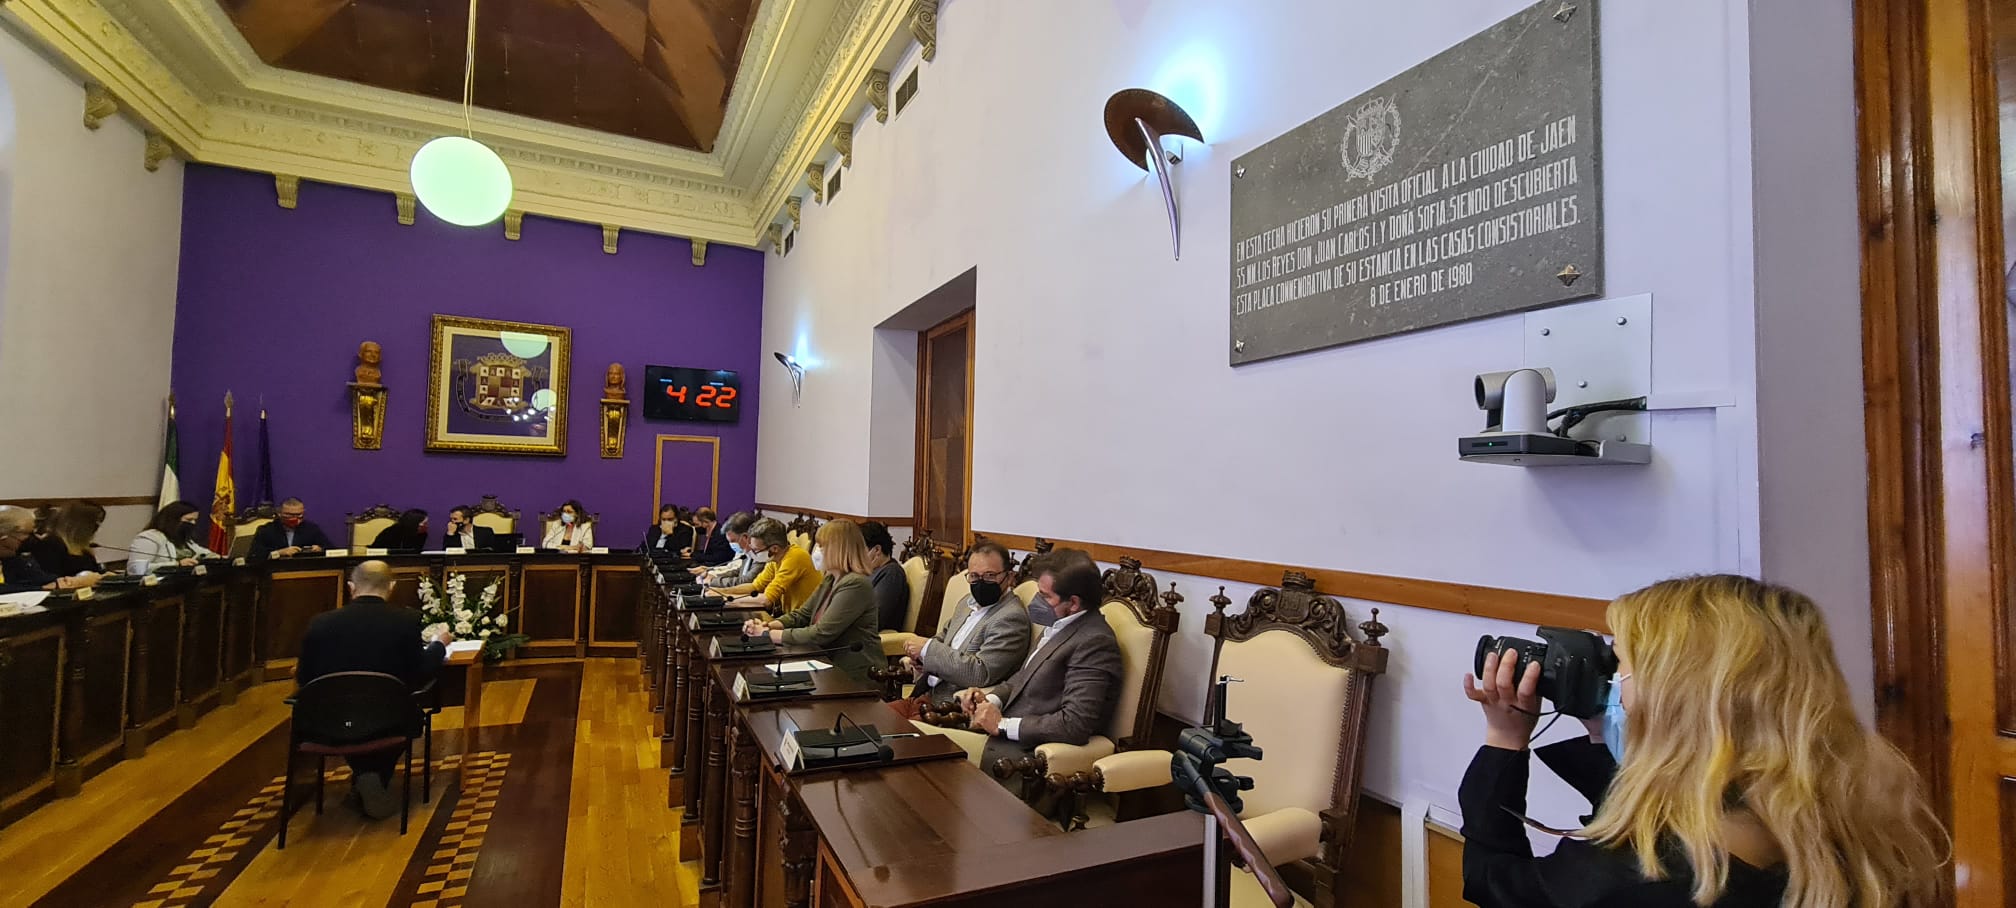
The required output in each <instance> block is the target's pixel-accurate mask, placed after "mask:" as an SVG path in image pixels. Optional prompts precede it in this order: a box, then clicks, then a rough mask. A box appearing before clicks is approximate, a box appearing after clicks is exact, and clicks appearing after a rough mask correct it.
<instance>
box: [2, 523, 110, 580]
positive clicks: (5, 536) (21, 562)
mask: <svg viewBox="0 0 2016 908" xmlns="http://www.w3.org/2000/svg"><path fill="white" fill-rule="evenodd" d="M33 535H35V512H33V511H30V510H28V509H27V508H17V507H14V506H13V505H0V593H20V592H29V591H33V590H74V589H83V588H84V587H90V586H97V585H98V579H99V575H98V574H95V573H88V574H78V575H77V576H74V577H58V576H56V575H55V574H51V573H49V572H48V571H46V570H44V569H43V568H42V566H41V565H39V564H36V563H35V559H34V558H33V557H32V556H30V555H29V554H28V553H26V552H23V551H21V546H22V544H23V543H26V542H27V541H28V539H29V537H31V536H33Z"/></svg>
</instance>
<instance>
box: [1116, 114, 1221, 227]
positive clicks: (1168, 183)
mask: <svg viewBox="0 0 2016 908" xmlns="http://www.w3.org/2000/svg"><path fill="white" fill-rule="evenodd" d="M1106 135H1107V136H1109V137H1111V138H1112V139H1113V146H1114V147H1115V148H1118V149H1120V153H1121V154H1123V155H1126V156H1127V160H1128V161H1130V162H1132V163H1133V164H1134V166H1136V167H1139V168H1141V169H1142V170H1147V171H1152V172H1153V173H1154V174H1155V179H1156V180H1158V181H1159V182H1161V184H1162V204H1163V205H1164V206H1165V207H1167V208H1168V209H1169V244H1170V246H1171V247H1172V248H1173V249H1174V251H1175V254H1176V258H1177V259H1178V260H1181V259H1182V258H1183V227H1182V222H1181V220H1180V219H1179V218H1178V217H1177V213H1176V183H1175V181H1174V180H1173V179H1172V178H1171V177H1170V173H1169V167H1170V165H1172V164H1180V163H1182V162H1183V159H1182V158H1181V157H1179V156H1177V155H1175V154H1172V153H1171V152H1169V151H1168V150H1167V149H1165V148H1163V147H1162V137H1163V136H1183V137H1185V138H1188V139H1194V140H1196V141H1198V142H1202V141H1204V132H1203V130H1200V129H1198V128H1197V121H1195V120H1192V119H1191V118H1190V114H1188V113H1186V112H1185V111H1184V110H1183V108H1181V107H1179V106H1177V104H1176V102H1174V101H1171V100H1169V99H1168V98H1166V97H1163V96H1162V95H1160V94H1157V93H1156V92H1152V91H1149V90H1148V89H1145V88H1129V89H1127V90H1125V91H1121V92H1119V93H1117V94H1115V95H1114V96H1113V97H1111V98H1107V99H1106Z"/></svg>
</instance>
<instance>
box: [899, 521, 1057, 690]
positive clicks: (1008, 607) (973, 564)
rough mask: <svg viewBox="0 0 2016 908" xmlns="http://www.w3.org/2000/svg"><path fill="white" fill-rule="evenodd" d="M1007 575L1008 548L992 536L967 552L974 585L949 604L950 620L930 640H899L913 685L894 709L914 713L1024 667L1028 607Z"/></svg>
mask: <svg viewBox="0 0 2016 908" xmlns="http://www.w3.org/2000/svg"><path fill="white" fill-rule="evenodd" d="M1007 578H1008V550H1007V549H1006V548H1003V547H1002V546H1001V544H1000V543H995V542H983V543H980V544H979V545H976V546H974V547H973V552H972V554H970V555H967V556H966V582H967V583H968V584H970V585H971V587H972V590H971V592H968V593H967V594H966V598H964V599H961V600H959V605H958V607H956V608H954V609H953V610H952V620H950V621H947V622H945V626H944V627H942V628H939V630H938V634H937V636H935V637H932V638H931V639H929V640H924V639H921V638H917V637H911V638H908V639H907V640H905V642H904V644H903V652H904V654H905V655H904V660H903V661H904V664H905V665H906V666H908V667H909V669H910V672H911V674H912V675H914V676H915V677H916V678H917V686H916V688H915V690H914V691H913V693H914V696H913V697H912V698H911V699H908V700H898V701H897V702H895V703H894V704H891V705H893V706H894V707H896V711H897V712H900V713H902V714H903V715H904V716H905V717H906V718H911V719H914V718H917V713H918V710H919V708H920V707H922V706H925V705H927V704H928V705H931V706H935V707H938V708H939V709H945V708H947V707H949V706H950V705H951V703H952V702H953V698H954V697H955V696H956V695H957V694H958V693H959V692H960V691H962V690H967V689H972V688H988V687H993V686H994V685H996V684H1000V683H1001V682H1003V681H1006V680H1008V677H1009V676H1010V675H1013V674H1015V670H1016V669H1018V668H1021V667H1022V662H1023V661H1024V659H1026V658H1027V657H1028V655H1029V634H1030V627H1029V611H1028V609H1027V608H1025V607H1024V606H1023V604H1022V600H1021V599H1019V598H1017V597H1016V596H1015V593H1014V592H1013V591H1011V590H1008V589H1005V588H1004V584H1005V583H1006V582H1007ZM905 607H906V609H907V607H908V603H907V602H906V603H905Z"/></svg>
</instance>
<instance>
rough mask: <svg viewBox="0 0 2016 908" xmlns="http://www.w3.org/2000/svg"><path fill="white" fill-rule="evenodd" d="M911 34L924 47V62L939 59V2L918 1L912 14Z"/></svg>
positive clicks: (930, 0) (931, 0) (929, 0)
mask: <svg viewBox="0 0 2016 908" xmlns="http://www.w3.org/2000/svg"><path fill="white" fill-rule="evenodd" d="M910 33H911V34H912V35H915V36H917V43H918V44H922V45H924V62H926V63H929V62H931V61H933V60H936V59H938V0H917V5H916V6H915V7H914V8H913V9H912V11H911V13H910Z"/></svg>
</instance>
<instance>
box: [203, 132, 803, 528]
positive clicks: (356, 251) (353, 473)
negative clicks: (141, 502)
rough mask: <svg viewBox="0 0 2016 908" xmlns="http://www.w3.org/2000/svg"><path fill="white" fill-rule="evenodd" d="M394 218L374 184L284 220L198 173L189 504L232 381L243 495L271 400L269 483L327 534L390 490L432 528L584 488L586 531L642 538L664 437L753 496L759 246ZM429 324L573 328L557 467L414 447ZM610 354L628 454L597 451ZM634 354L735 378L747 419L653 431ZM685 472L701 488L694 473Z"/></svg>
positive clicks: (263, 193)
mask: <svg viewBox="0 0 2016 908" xmlns="http://www.w3.org/2000/svg"><path fill="white" fill-rule="evenodd" d="M394 215H395V211H394V205H393V200H392V197H391V196H389V195H387V194H385V193H382V192H367V191H363V190H357V189H349V188H344V187H337V186H328V185H324V184H320V183H309V182H306V181H303V183H302V184H301V194H300V205H299V207H298V208H297V209H295V210H292V211H289V210H286V209H283V208H280V207H279V206H278V205H277V204H275V199H274V190H273V178H272V177H271V176H269V175H266V174H259V173H248V172H244V171H238V170H227V169H222V168H216V167H205V166H200V165H194V164H192V165H190V166H189V167H188V169H187V172H186V176H185V178H184V190H183V219H182V271H181V281H180V289H179V297H178V300H177V308H176V313H175V361H174V390H175V395H176V400H177V401H178V402H179V404H178V407H177V409H178V421H179V428H180V430H181V444H182V487H183V489H184V490H185V491H186V492H187V497H189V498H192V499H194V500H196V501H197V503H198V504H199V505H202V504H203V503H204V502H205V501H206V500H207V498H208V492H209V490H210V488H211V483H212V481H213V477H214V475H215V472H216V469H217V449H218V447H219V444H220V439H221V437H222V435H223V427H222V423H223V406H222V404H223V400H224V392H225V391H226V390H229V391H232V392H234V394H235V395H236V398H237V410H236V420H235V424H236V432H237V436H236V448H235V454H236V459H237V464H238V466H237V471H236V472H237V483H238V500H239V502H240V504H241V506H242V505H244V504H245V503H247V502H249V501H250V500H251V498H252V496H253V494H254V491H255V486H256V484H257V481H258V476H257V472H256V471H257V467H256V457H257V452H258V415H259V407H260V402H261V399H262V398H263V399H264V405H265V408H266V411H267V414H268V417H269V420H268V421H269V429H270V432H271V434H272V440H273V476H274V483H275V485H276V487H277V493H278V494H279V495H280V496H281V497H285V496H289V495H293V496H298V497H300V498H302V499H303V500H305V501H307V502H308V508H309V514H310V519H313V520H316V521H317V522H318V523H320V524H321V525H322V527H323V528H324V529H326V530H328V531H329V532H330V534H331V535H332V536H334V535H337V534H338V531H339V530H340V529H341V527H342V520H343V515H344V514H345V513H346V512H355V511H359V510H362V509H363V508H366V507H369V506H371V505H373V504H377V503H380V502H383V503H387V504H390V505H392V506H393V507H398V508H409V507H419V508H425V509H427V510H428V511H429V512H430V513H432V514H433V515H434V517H433V519H432V520H431V529H432V530H433V531H434V532H435V533H436V534H439V533H440V531H441V527H442V526H443V525H444V523H445V520H444V519H443V518H444V515H445V514H446V512H447V509H448V508H449V507H450V506H452V505H455V504H462V503H471V502H474V501H476V500H477V499H478V498H480V497H481V496H482V495H485V494H494V495H496V496H498V497H499V498H500V499H501V500H502V501H503V502H504V503H505V504H506V505H509V506H511V507H513V508H517V509H519V510H521V511H523V512H524V513H525V517H526V518H527V519H528V521H529V520H530V518H531V517H532V514H533V513H534V512H535V511H543V510H550V509H553V508H556V507H558V506H559V505H560V502H561V501H563V500H565V499H567V498H570V497H573V498H580V499H581V500H582V503H583V504H585V505H587V507H588V509H589V511H591V512H599V513H600V514H601V515H602V521H603V526H602V527H601V528H599V532H598V533H597V541H598V542H601V543H603V544H605V545H612V546H629V545H635V544H636V540H637V539H638V538H639V537H640V536H641V535H642V534H643V531H644V528H645V527H646V526H647V524H648V522H649V520H650V514H649V511H650V508H651V489H652V479H653V477H652V471H653V467H654V459H655V453H656V452H655V450H654V445H655V437H656V436H658V435H661V434H665V435H719V436H720V438H721V477H720V480H721V506H722V508H723V510H724V511H730V510H737V509H742V508H747V507H750V506H751V505H752V504H753V503H754V501H755V494H756V422H757V419H756V414H757V403H758V396H759V395H758V384H759V380H760V378H761V377H762V372H761V366H762V360H763V358H764V354H763V353H762V352H761V349H760V348H761V343H762V323H763V259H762V253H760V252H757V251H754V250H749V249H739V248H733V247H727V246H718V245H717V246H714V247H712V248H711V249H709V250H708V254H707V264H706V266H705V267H702V268H695V267H694V266H693V262H692V251H691V247H690V245H689V244H688V242H687V241H686V240H683V239H671V238H667V237H662V236H655V235H651V234H644V233H628V232H626V233H624V234H623V235H622V238H621V252H620V254H618V255H607V254H605V253H603V251H602V231H601V229H600V228H599V227H595V226H593V225H587V224H575V223H568V222H562V221H553V220H546V219H542V218H536V217H528V218H526V219H525V224H524V231H523V234H524V238H523V239H522V240H519V241H516V242H513V241H510V240H506V239H505V238H504V230H503V227H502V226H501V225H493V226H491V227H487V228H475V229H464V228H458V227H453V226H450V225H448V224H445V223H443V222H441V221H439V220H436V219H434V218H433V217H432V216H431V215H429V214H427V213H426V211H425V209H424V208H423V209H422V210H421V211H420V214H419V221H418V223H416V224H414V225H413V226H411V227H403V226H400V225H399V223H398V221H397V219H396V218H395V216H394ZM435 314H442V315H462V316H470V317H474V318H494V319H505V320H510V321H522V322H536V323H539V324H546V325H560V326H564V327H568V328H572V329H573V332H574V350H573V364H572V380H573V389H572V393H571V395H570V399H569V401H568V404H569V411H568V421H567V456H566V457H565V458H555V457H530V456H513V455H491V454H480V455H479V454H428V453H425V452H424V450H423V446H424V444H425V440H426V413H427V402H426V397H425V385H426V382H427V368H428V356H429V339H428V330H429V323H430V318H431V316H433V315H435ZM366 340H375V341H378V342H379V343H380V344H382V345H383V346H384V350H385V358H384V364H383V368H384V383H385V385H386V388H387V389H388V398H389V405H388V407H387V411H386V418H385V439H384V447H383V449H382V450H378V451H358V450H355V449H353V448H352V447H351V445H350V401H349V392H348V389H347V388H346V387H345V384H346V383H347V382H349V381H350V380H351V369H352V368H353V367H354V366H355V365H356V351H357V345H358V344H359V343H360V342H362V341H366ZM611 362H620V363H622V364H623V367H624V369H625V370H627V372H628V379H629V386H630V398H631V400H632V401H633V403H632V405H631V410H630V436H629V439H628V441H627V443H626V449H625V452H624V457H623V459H621V460H604V459H602V457H601V452H600V439H599V434H598V433H599V431H600V430H599V427H598V424H599V421H600V413H601V409H600V400H601V397H602V379H603V372H604V370H606V369H607V368H608V366H609V364H610V363H611ZM646 364H653V365H672V366H696V367H701V368H708V369H732V370H735V371H737V372H740V373H741V378H742V395H743V399H744V400H745V402H746V408H745V410H744V412H743V414H742V419H741V422H739V423H737V424H734V425H722V426H717V425H713V424H706V423H679V422H647V421H645V420H644V418H643V412H642V410H643V405H642V404H641V402H637V401H638V397H639V394H640V389H641V386H642V384H643V379H644V366H645V365H646ZM668 460H670V457H669V455H668ZM679 479H681V477H669V478H668V480H667V491H666V497H667V498H668V499H669V500H673V501H676V502H677V503H680V504H685V505H687V506H689V507H692V506H698V505H700V504H704V503H705V501H704V500H701V499H695V500H691V501H688V500H684V499H685V498H687V497H691V496H690V495H677V494H675V493H674V492H673V491H672V487H673V483H674V482H675V481H678V480H679ZM683 479H684V483H683V484H684V485H686V487H687V488H691V489H699V490H703V491H701V492H700V493H699V494H700V495H702V496H704V489H705V488H706V477H704V476H699V477H683ZM524 527H532V528H536V523H521V528H524ZM527 532H532V529H527Z"/></svg>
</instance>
